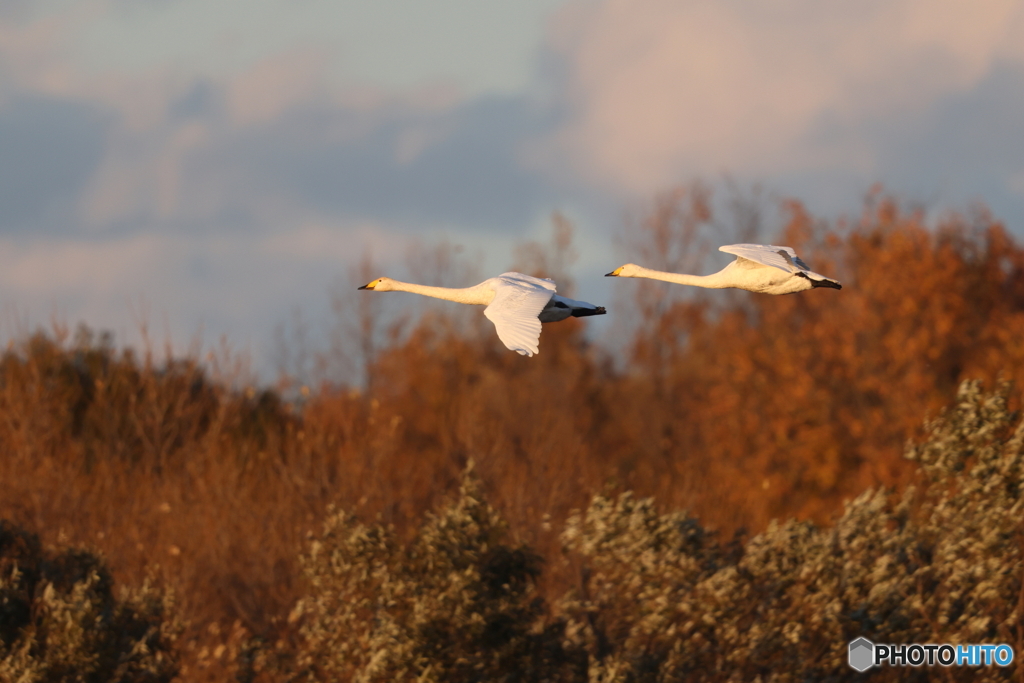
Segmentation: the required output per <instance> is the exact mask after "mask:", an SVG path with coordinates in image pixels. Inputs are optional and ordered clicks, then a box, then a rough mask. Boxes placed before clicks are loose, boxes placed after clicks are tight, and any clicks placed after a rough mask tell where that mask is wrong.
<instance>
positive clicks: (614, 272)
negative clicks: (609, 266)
mask: <svg viewBox="0 0 1024 683" xmlns="http://www.w3.org/2000/svg"><path fill="white" fill-rule="evenodd" d="M625 267H626V266H619V267H618V268H616V269H615V270H613V271H612V272H610V273H605V274H604V276H605V277H618V276H619V273H621V272H622V269H623V268H625Z"/></svg>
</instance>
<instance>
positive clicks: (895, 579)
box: [561, 382, 1024, 682]
mask: <svg viewBox="0 0 1024 683" xmlns="http://www.w3.org/2000/svg"><path fill="white" fill-rule="evenodd" d="M1008 392H1009V390H1008V387H1006V386H1003V387H1002V388H1000V390H998V391H996V392H995V393H992V394H983V393H982V392H981V390H980V388H979V385H978V383H977V382H967V383H964V384H963V385H962V386H961V387H960V390H959V393H958V396H957V403H956V406H955V407H954V408H953V409H952V410H950V411H948V412H946V413H945V414H943V415H942V416H941V417H940V418H938V419H936V420H934V421H932V422H929V423H928V425H927V438H926V439H925V440H924V441H923V442H922V443H920V444H918V445H912V446H910V447H908V450H907V453H906V455H907V457H908V458H910V459H912V460H914V461H916V462H917V463H918V465H919V475H920V481H919V486H918V487H916V488H915V487H910V488H908V489H907V490H905V491H904V492H902V493H899V494H897V493H894V492H891V491H887V490H882V489H874V490H868V491H865V492H864V493H863V494H861V495H860V496H859V497H858V498H857V499H856V500H854V501H853V502H851V503H849V504H848V505H847V506H846V511H845V513H844V514H843V515H842V516H841V517H840V518H839V519H838V520H836V522H835V523H834V525H832V526H829V527H822V528H818V527H815V526H813V525H811V524H809V523H806V522H796V521H789V522H785V523H775V522H773V523H772V524H771V525H770V526H769V528H768V530H766V531H765V532H764V533H761V534H759V535H757V536H755V537H753V538H752V539H750V540H749V541H748V542H747V543H746V544H745V545H744V546H743V547H742V549H738V548H737V547H736V546H734V545H733V546H726V547H720V546H719V545H717V544H716V543H714V540H713V538H712V537H711V536H710V535H709V534H707V533H706V532H705V531H704V530H702V529H701V528H700V526H699V525H698V524H697V523H696V522H695V521H694V520H692V519H690V518H688V517H686V516H685V515H682V514H668V515H658V514H657V513H656V512H655V510H654V508H653V505H652V502H651V501H650V500H635V499H634V498H632V497H631V496H630V495H628V494H625V495H622V496H620V497H619V498H618V499H617V500H614V501H613V500H609V499H608V498H605V497H602V496H598V497H596V498H595V499H594V500H593V502H592V503H591V505H590V507H589V508H588V509H587V510H586V511H585V512H582V513H579V514H577V515H574V516H573V517H572V518H571V519H570V520H569V523H568V525H567V527H566V530H565V533H564V535H563V539H564V540H565V543H566V548H567V550H568V551H570V552H573V553H578V554H580V555H582V556H583V558H584V566H585V568H586V571H585V572H584V574H583V577H584V578H583V579H582V581H581V584H580V586H579V588H577V589H576V590H575V591H573V592H572V593H571V594H570V595H569V596H567V597H566V598H565V599H564V600H563V602H562V604H561V609H562V611H563V612H564V613H565V614H567V615H568V617H569V619H570V622H569V631H570V633H571V634H572V636H573V638H572V642H574V643H579V644H580V645H581V646H583V647H585V648H586V650H587V651H588V652H589V653H590V654H591V656H592V658H591V668H590V674H591V680H601V681H609V682H610V681H633V680H650V681H661V680H691V681H731V680H755V679H759V680H762V681H800V680H826V679H827V680H839V679H851V680H852V679H854V678H855V677H857V676H859V674H856V673H855V672H854V671H853V670H852V669H850V668H848V666H847V643H848V642H849V641H851V640H853V639H855V638H857V637H858V636H865V637H867V638H868V639H869V640H872V641H873V642H876V643H1010V644H1012V645H1013V646H1014V647H1016V648H1017V651H1018V653H1019V652H1020V644H1021V642H1022V640H1021V638H1022V635H1024V630H1022V622H1021V619H1022V615H1021V607H1022V605H1024V583H1022V581H1024V570H1022V552H1021V550H1022V546H1021V541H1022V526H1021V525H1022V521H1021V520H1022V507H1024V478H1022V475H1024V470H1022V467H1024V421H1019V422H1018V423H1017V425H1016V429H1015V430H1014V429H1013V426H1014V425H1013V423H1014V419H1015V418H1014V416H1013V415H1012V414H1011V412H1010V411H1009V410H1008V409H1007V398H1008ZM738 551H739V552H738ZM1011 671H1012V670H1008V669H1001V668H998V667H990V668H984V669H972V668H966V667H965V668H960V669H957V668H953V669H948V670H945V669H941V668H939V667H936V668H935V669H932V670H931V671H930V672H929V671H928V670H927V669H921V670H917V671H915V670H913V669H906V668H903V669H900V668H895V669H890V670H888V671H887V672H886V673H887V674H888V678H889V679H890V680H904V679H906V678H907V677H908V676H911V675H917V676H926V677H927V676H934V677H935V679H936V680H938V679H945V680H949V679H951V678H955V679H957V680H1006V679H1008V677H1009V675H1010V673H1011Z"/></svg>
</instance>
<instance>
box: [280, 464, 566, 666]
mask: <svg viewBox="0 0 1024 683" xmlns="http://www.w3.org/2000/svg"><path fill="white" fill-rule="evenodd" d="M540 562H541V558H540V557H538V556H537V555H536V554H534V553H533V552H532V551H531V550H530V549H529V548H526V547H523V546H516V545H513V544H510V542H509V538H508V531H507V528H506V525H505V523H504V522H503V521H502V520H501V519H500V517H499V516H498V514H497V513H496V512H495V510H494V509H493V508H492V507H491V506H490V505H488V504H487V503H486V502H485V501H484V500H483V498H482V496H481V491H480V488H479V482H478V480H477V479H476V477H475V476H474V475H473V474H472V472H471V471H467V473H466V475H465V476H464V477H463V480H462V483H461V486H460V488H459V493H458V497H457V498H456V499H455V500H454V501H453V502H452V503H450V504H449V505H447V506H445V507H444V508H443V509H442V511H441V512H440V513H438V514H436V515H428V516H427V518H426V520H425V522H424V524H423V526H422V527H421V528H420V530H419V532H418V533H417V535H416V537H415V538H414V539H413V540H411V541H410V542H409V543H406V544H402V543H400V542H399V541H398V539H397V538H396V536H395V533H394V530H393V529H391V528H388V527H386V526H383V525H381V524H374V525H366V524H363V523H360V522H358V521H357V520H355V519H354V518H353V517H352V516H351V515H349V514H346V513H343V512H332V513H331V514H330V515H329V516H328V518H327V521H326V522H325V524H324V530H323V533H322V535H321V536H320V537H319V538H318V539H317V540H314V541H313V542H312V543H311V545H310V548H309V554H308V555H306V556H305V557H304V558H303V567H304V570H305V573H306V576H307V579H308V581H309V585H310V588H311V594H310V595H309V596H308V597H306V598H303V599H302V600H301V601H300V602H299V604H298V606H297V608H296V612H295V613H293V616H294V617H300V616H301V618H302V619H303V623H302V627H301V634H302V637H303V639H304V647H303V648H302V650H301V653H300V655H299V657H298V662H299V666H300V668H301V669H303V670H305V671H306V672H307V674H308V675H309V676H310V678H312V679H319V680H356V681H371V680H380V681H385V680H416V681H451V682H461V681H465V682H467V683H468V682H469V681H542V680H543V681H561V680H579V677H580V675H581V673H582V672H584V671H585V660H584V659H583V658H582V657H581V655H582V651H581V650H578V649H574V648H572V647H569V648H566V647H565V645H564V640H565V634H564V623H562V622H559V621H549V620H547V618H546V617H547V615H546V613H545V609H544V601H543V599H541V598H540V597H539V596H538V594H537V591H536V589H535V585H534V580H535V579H536V577H537V576H538V575H539V574H540Z"/></svg>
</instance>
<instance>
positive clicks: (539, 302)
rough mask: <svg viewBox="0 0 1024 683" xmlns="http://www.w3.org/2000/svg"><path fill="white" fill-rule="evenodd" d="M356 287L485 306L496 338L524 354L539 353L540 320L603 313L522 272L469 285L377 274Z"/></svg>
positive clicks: (597, 308)
mask: <svg viewBox="0 0 1024 683" xmlns="http://www.w3.org/2000/svg"><path fill="white" fill-rule="evenodd" d="M359 289H371V290H373V291H376V292H412V293H413V294H422V295H424V296H430V297H434V298H435V299H446V300H448V301H456V302H458V303H460V304H480V305H482V306H486V307H487V308H485V309H484V315H485V316H487V319H488V320H490V321H491V322H492V323H494V329H495V330H496V331H497V332H498V339H500V340H501V342H502V343H503V344H504V345H505V346H507V347H508V348H509V349H511V350H513V351H515V352H517V353H519V354H522V355H524V356H532V355H533V354H535V353H540V349H539V348H538V344H539V343H540V324H541V323H553V322H558V321H559V320H565V319H566V318H568V317H570V316H573V317H577V318H581V317H585V316H588V315H604V313H605V310H604V307H603V306H595V305H593V304H588V303H587V302H585V301H573V300H572V299H567V298H565V297H562V296H558V295H557V294H555V283H554V282H552V281H551V280H542V279H540V278H536V277H532V276H530V275H523V274H522V273H502V274H501V275H499V276H498V277H492V278H489V279H487V280H484V281H483V282H481V283H480V284H478V285H474V286H473V287H465V288H462V289H454V288H450V287H429V286H427V285H416V284H412V283H410V282H401V281H400V280H392V279H391V278H389V277H382V278H377V279H376V280H374V281H373V282H370V283H369V284H366V285H363V286H362V287H360V288H359Z"/></svg>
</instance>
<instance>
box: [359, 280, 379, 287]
mask: <svg viewBox="0 0 1024 683" xmlns="http://www.w3.org/2000/svg"><path fill="white" fill-rule="evenodd" d="M379 283H380V278H377V279H376V280H374V281H373V282H368V283H366V284H365V285H363V286H362V287H359V289H373V288H374V287H376V286H377V285H378V284H379Z"/></svg>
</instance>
